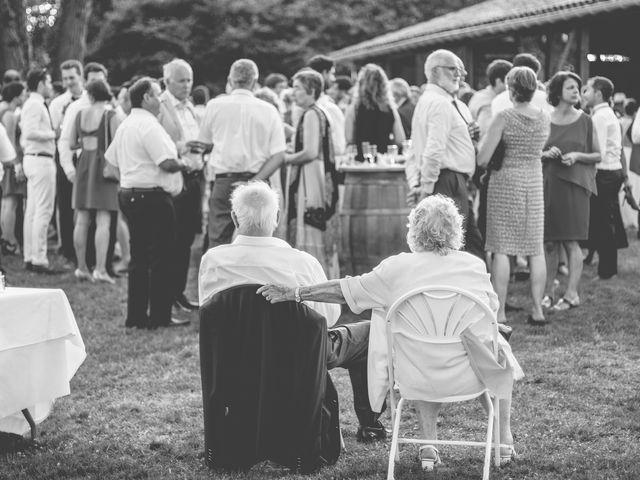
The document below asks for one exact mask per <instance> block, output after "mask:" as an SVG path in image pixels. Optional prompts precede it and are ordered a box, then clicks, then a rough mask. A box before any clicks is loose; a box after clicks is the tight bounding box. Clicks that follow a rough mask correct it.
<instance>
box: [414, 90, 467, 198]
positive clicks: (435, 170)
mask: <svg viewBox="0 0 640 480" xmlns="http://www.w3.org/2000/svg"><path fill="white" fill-rule="evenodd" d="M453 102H456V105H457V106H458V110H459V111H458V110H456V108H455V107H454V105H453ZM463 116H464V118H463ZM465 120H466V122H465ZM471 121H472V117H471V113H470V112H469V109H468V108H467V106H466V105H465V104H464V103H463V102H461V101H459V100H457V99H454V98H453V97H452V96H451V94H449V93H448V92H447V91H446V90H444V89H443V88H440V87H439V86H438V85H435V84H433V83H430V84H428V85H427V87H426V88H425V91H424V93H423V94H422V96H421V97H420V100H418V104H417V105H416V109H415V112H414V113H413V121H412V122H411V140H412V143H413V144H412V147H411V152H410V153H409V155H408V157H407V164H406V167H405V173H406V175H407V181H408V183H409V186H410V187H414V186H417V185H419V184H422V185H423V186H424V187H425V188H426V190H427V193H431V192H433V188H434V186H435V183H436V182H437V181H438V177H439V176H440V170H441V169H444V168H447V169H449V170H453V171H455V172H460V173H465V174H467V175H469V176H471V175H472V174H473V172H474V170H475V168H476V153H475V149H474V148H473V142H472V141H471V136H470V135H469V129H468V127H467V123H470V122H471Z"/></svg>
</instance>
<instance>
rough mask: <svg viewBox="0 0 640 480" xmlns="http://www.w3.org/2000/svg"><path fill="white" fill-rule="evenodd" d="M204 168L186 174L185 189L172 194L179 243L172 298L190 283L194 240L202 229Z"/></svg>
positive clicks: (173, 257)
mask: <svg viewBox="0 0 640 480" xmlns="http://www.w3.org/2000/svg"><path fill="white" fill-rule="evenodd" d="M203 182H204V180H203V176H202V172H194V173H192V174H188V175H185V178H184V190H183V191H182V193H181V194H180V195H178V196H177V197H174V198H173V208H174V210H175V214H176V243H175V245H174V247H173V252H172V254H171V282H172V294H173V296H172V300H175V299H176V298H177V297H178V296H180V295H181V294H183V293H184V291H185V289H186V287H187V277H188V274H189V264H190V262H191V244H192V243H193V240H194V239H195V237H196V234H197V233H199V232H200V231H201V229H202V186H203Z"/></svg>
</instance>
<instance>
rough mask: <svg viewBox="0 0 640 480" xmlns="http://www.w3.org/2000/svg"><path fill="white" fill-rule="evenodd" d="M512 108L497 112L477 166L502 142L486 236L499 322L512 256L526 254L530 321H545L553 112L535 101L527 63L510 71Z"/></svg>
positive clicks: (533, 77)
mask: <svg viewBox="0 0 640 480" xmlns="http://www.w3.org/2000/svg"><path fill="white" fill-rule="evenodd" d="M507 88H508V90H509V96H510V98H511V101H512V102H513V105H514V106H513V108H508V109H506V110H504V111H502V112H499V113H498V114H497V115H496V116H495V118H494V119H493V121H492V122H491V125H490V126H489V129H488V131H487V133H486V135H485V137H484V139H483V142H482V144H481V146H480V151H479V152H478V165H480V166H482V167H486V166H487V164H488V163H489V160H490V159H491V156H492V154H493V152H494V151H495V150H496V147H497V146H498V144H499V143H500V141H502V142H503V145H504V157H503V161H502V168H500V169H499V170H497V171H494V172H492V173H491V178H490V180H489V186H488V191H487V239H486V244H485V249H486V250H487V251H488V252H491V253H493V262H492V265H491V281H492V283H493V286H494V288H495V290H496V293H497V294H498V298H499V300H500V308H499V310H498V322H504V321H505V320H506V316H505V309H504V307H505V302H506V299H507V288H508V285H509V273H510V272H509V269H510V266H509V255H520V256H523V257H528V260H529V268H530V270H531V299H532V303H533V305H532V309H531V315H529V318H528V322H529V323H532V324H537V325H542V324H545V323H547V322H546V320H545V318H544V314H543V312H542V306H541V302H542V296H543V294H544V283H545V279H546V264H545V258H544V247H543V240H544V201H543V190H542V164H541V161H540V158H541V155H542V147H543V146H544V144H545V142H546V140H547V138H548V136H549V116H548V115H547V114H546V113H545V112H543V111H542V110H541V109H540V108H537V107H535V106H533V105H531V99H532V98H533V94H534V93H535V91H536V89H537V88H538V82H537V78H536V74H535V73H534V72H533V70H531V69H530V68H529V67H514V68H512V69H511V70H510V71H509V73H508V74H507Z"/></svg>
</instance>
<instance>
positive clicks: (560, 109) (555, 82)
mask: <svg viewBox="0 0 640 480" xmlns="http://www.w3.org/2000/svg"><path fill="white" fill-rule="evenodd" d="M581 91H582V80H581V79H580V77H578V76H577V75H576V74H575V73H572V72H558V73H556V74H555V75H554V76H553V77H552V78H551V80H550V81H549V103H550V104H551V105H553V106H554V107H555V108H554V110H553V112H552V113H551V131H550V133H549V138H548V140H547V143H546V145H545V147H544V151H543V153H542V162H543V174H544V213H545V216H544V239H545V242H546V245H545V247H546V248H545V250H546V258H547V282H546V286H545V292H546V294H545V296H544V298H543V300H542V306H543V307H545V308H549V307H551V310H552V311H563V310H568V309H570V308H573V307H577V306H578V305H579V304H580V298H579V296H578V285H579V282H580V276H581V275H582V249H581V248H580V244H579V243H578V242H579V241H581V240H587V239H588V238H589V210H590V198H591V195H593V194H596V193H597V189H596V167H595V166H596V163H598V162H599V161H600V160H601V156H600V145H599V143H598V138H597V136H596V131H595V129H594V128H593V122H592V120H591V117H589V115H587V114H586V113H584V112H583V111H582V110H579V109H577V108H576V105H578V103H579V102H580V92H581ZM561 248H564V249H565V250H566V251H567V255H568V260H569V261H568V265H569V279H568V282H567V288H566V291H565V293H564V295H563V296H562V297H561V298H560V299H557V298H556V299H554V298H553V297H554V280H555V276H556V272H557V271H558V258H559V254H560V249H561ZM554 300H557V303H555V304H554Z"/></svg>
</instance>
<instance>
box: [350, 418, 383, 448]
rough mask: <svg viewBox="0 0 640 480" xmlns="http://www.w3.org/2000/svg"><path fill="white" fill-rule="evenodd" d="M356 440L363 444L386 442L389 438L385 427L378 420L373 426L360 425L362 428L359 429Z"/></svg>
mask: <svg viewBox="0 0 640 480" xmlns="http://www.w3.org/2000/svg"><path fill="white" fill-rule="evenodd" d="M356 438H357V440H358V441H359V442H362V443H369V442H374V441H376V440H384V439H385V438H387V431H386V430H385V428H384V425H382V423H380V421H379V420H376V423H375V424H373V425H369V426H364V425H360V427H358V433H357V435H356Z"/></svg>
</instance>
